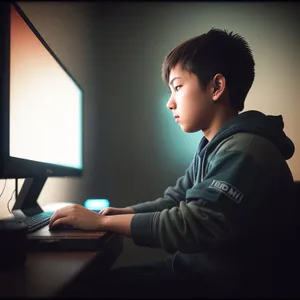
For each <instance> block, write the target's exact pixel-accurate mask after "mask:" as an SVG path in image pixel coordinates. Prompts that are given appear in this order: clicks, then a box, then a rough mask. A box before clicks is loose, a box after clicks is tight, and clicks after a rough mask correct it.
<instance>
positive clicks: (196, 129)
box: [181, 126, 200, 133]
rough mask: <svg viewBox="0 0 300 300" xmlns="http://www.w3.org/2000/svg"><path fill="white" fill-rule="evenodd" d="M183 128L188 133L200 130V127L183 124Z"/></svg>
mask: <svg viewBox="0 0 300 300" xmlns="http://www.w3.org/2000/svg"><path fill="white" fill-rule="evenodd" d="M181 130H182V131H184V132H186V133H194V132H197V131H199V130H200V129H198V128H192V127H188V126H181Z"/></svg>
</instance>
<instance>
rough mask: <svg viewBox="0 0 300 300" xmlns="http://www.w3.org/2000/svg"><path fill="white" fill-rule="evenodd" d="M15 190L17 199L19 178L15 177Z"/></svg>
mask: <svg viewBox="0 0 300 300" xmlns="http://www.w3.org/2000/svg"><path fill="white" fill-rule="evenodd" d="M15 191H16V199H17V197H18V178H15Z"/></svg>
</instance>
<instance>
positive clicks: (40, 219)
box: [23, 212, 53, 233]
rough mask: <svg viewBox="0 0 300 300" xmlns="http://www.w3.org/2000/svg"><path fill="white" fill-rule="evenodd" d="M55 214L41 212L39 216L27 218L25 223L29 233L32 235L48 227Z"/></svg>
mask: <svg viewBox="0 0 300 300" xmlns="http://www.w3.org/2000/svg"><path fill="white" fill-rule="evenodd" d="M52 215H53V212H41V213H39V214H37V215H34V216H30V217H26V219H24V220H23V222H24V223H25V224H26V225H27V226H28V229H27V232H28V233H32V232H34V231H37V230H38V229H40V228H42V227H44V226H46V225H48V224H49V223H50V218H51V216H52Z"/></svg>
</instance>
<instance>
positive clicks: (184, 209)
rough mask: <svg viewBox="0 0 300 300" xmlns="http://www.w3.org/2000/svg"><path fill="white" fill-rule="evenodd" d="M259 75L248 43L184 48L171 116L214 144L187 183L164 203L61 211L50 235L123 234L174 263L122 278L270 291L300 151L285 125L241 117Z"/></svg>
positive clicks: (170, 61)
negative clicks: (65, 227)
mask: <svg viewBox="0 0 300 300" xmlns="http://www.w3.org/2000/svg"><path fill="white" fill-rule="evenodd" d="M254 66H255V63H254V59H253V56H252V53H251V50H250V47H249V45H248V44H247V42H246V41H245V40H244V39H243V38H242V37H241V36H240V35H238V34H233V33H232V32H231V33H228V32H226V31H222V30H219V29H212V30H210V31H209V32H207V33H206V34H202V35H200V36H198V37H195V38H192V39H190V40H188V41H186V42H184V43H182V44H181V45H179V46H177V47H176V48H174V49H173V50H172V51H171V52H170V53H169V54H168V56H167V57H166V58H165V60H164V62H163V67H162V77H163V80H164V81H165V83H166V84H167V85H168V86H169V88H170V90H171V96H170V99H169V101H168V103H167V107H168V109H169V110H170V111H171V112H172V115H173V117H174V119H175V121H176V122H177V124H178V125H179V126H181V128H182V130H183V131H185V132H196V131H199V130H202V132H203V134H204V137H203V138H202V140H201V141H200V144H199V147H198V150H197V151H196V153H195V156H194V159H193V161H192V162H191V164H190V166H189V168H188V169H187V170H186V173H185V175H184V176H182V177H181V178H179V179H178V180H177V183H176V185H175V186H174V187H169V188H168V189H167V190H166V191H165V194H164V197H162V198H159V199H157V200H155V201H150V202H146V203H141V204H137V205H134V206H131V207H127V208H120V209H118V208H107V209H104V210H103V211H102V212H100V214H96V213H93V212H91V211H89V210H87V209H85V208H84V207H82V206H80V205H72V206H68V207H65V208H63V209H60V210H58V211H57V212H56V213H55V214H54V215H53V216H52V218H51V220H50V225H49V226H50V227H52V226H53V227H54V226H56V225H58V224H71V225H73V226H74V227H77V228H81V229H87V230H88V229H99V230H105V231H113V232H116V233H119V234H123V235H125V236H127V237H131V238H132V239H133V241H134V242H135V243H136V244H137V245H140V246H147V247H153V248H154V247H158V248H163V249H165V250H166V251H167V252H168V253H172V255H171V257H168V258H167V259H166V260H165V261H162V262H153V263H149V264H144V265H143V264H142V265H138V266H136V267H133V266H132V267H128V268H123V269H121V270H119V271H118V270H116V271H112V272H111V273H112V274H113V273H114V274H115V275H114V276H119V277H118V278H122V276H123V279H124V277H126V276H127V277H129V274H130V275H131V276H132V278H135V279H134V280H137V278H139V279H141V278H143V276H144V277H145V278H152V279H153V280H154V279H155V278H160V279H161V278H174V279H175V278H176V279H177V278H190V277H191V278H193V279H195V278H197V279H198V283H197V284H200V283H201V282H208V283H213V284H214V286H215V287H220V288H222V289H223V288H224V290H233V291H235V290H237V289H238V287H241V288H250V289H253V290H254V287H256V290H257V289H260V288H261V286H259V283H260V282H261V279H262V278H263V279H264V282H263V287H269V285H271V284H272V280H271V278H270V276H271V275H270V274H271V273H272V272H270V268H271V267H272V263H273V260H272V259H271V256H276V255H279V254H277V252H276V249H278V246H277V242H278V240H279V239H278V236H279V234H278V233H279V232H280V231H282V232H283V231H284V230H285V228H288V227H287V226H288V220H289V218H288V216H287V215H286V214H284V213H283V212H282V201H283V199H284V201H285V206H289V205H290V206H291V205H292V199H293V197H292V196H293V194H292V193H293V177H292V174H291V172H290V170H289V168H288V165H287V163H286V160H287V159H289V158H291V157H292V156H293V153H294V145H293V143H292V142H291V140H290V139H289V138H288V137H287V136H286V135H285V133H284V131H283V126H284V125H283V120H282V117H281V116H265V115H264V114H262V113H260V112H257V111H249V112H245V113H240V112H241V111H242V110H243V108H244V101H245V98H246V96H247V94H248V91H249V89H250V88H251V86H252V83H253V80H254V74H255V72H254ZM239 113H240V114H239ZM271 252H272V255H270V253H271ZM116 274H117V275H116ZM122 274H123V275H122ZM149 274H150V275H149ZM258 275H261V276H260V277H258ZM112 278H113V277H112ZM115 278H117V277H115ZM249 279H251V282H250V281H249ZM255 279H256V280H255ZM267 279H270V280H269V282H268V280H267ZM248 283H249V285H247V284H248ZM100 294H101V292H99V295H100ZM199 295H203V294H202V293H201V289H200V290H199Z"/></svg>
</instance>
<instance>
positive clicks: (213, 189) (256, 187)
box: [131, 111, 294, 285]
mask: <svg viewBox="0 0 300 300" xmlns="http://www.w3.org/2000/svg"><path fill="white" fill-rule="evenodd" d="M283 128H284V124H283V119H282V116H266V115H264V114H263V113H260V112H258V111H248V112H244V113H241V114H239V115H238V116H236V117H234V118H232V119H231V120H229V121H228V122H227V123H226V124H225V125H224V126H223V127H222V128H221V129H220V130H219V131H218V133H217V134H216V135H215V137H214V138H213V139H212V140H211V141H210V142H208V140H207V139H206V138H205V137H203V138H202V140H201V141H200V143H199V147H198V150H197V151H196V153H195V155H194V158H193V160H192V162H191V164H190V166H189V167H188V169H187V170H186V172H185V175H184V176H182V177H180V178H179V179H178V180H177V183H176V185H175V186H173V187H169V188H167V189H166V191H165V193H164V196H163V197H162V198H158V199H157V200H154V201H149V202H144V203H140V204H137V205H134V206H131V207H132V208H133V210H134V211H135V215H134V217H133V219H132V222H131V236H132V239H133V241H134V242H135V243H136V244H137V245H140V246H147V247H152V248H162V249H164V250H166V251H167V252H169V253H174V258H173V271H174V272H182V271H187V272H196V273H197V274H200V275H203V277H205V278H206V279H209V278H212V280H214V281H216V280H219V281H220V283H224V284H225V285H228V282H229V281H230V283H233V284H237V282H238V281H239V280H241V278H243V276H242V275H243V273H245V272H250V271H251V270H252V271H253V270H257V271H258V270H259V271H258V272H260V273H261V274H262V273H263V272H262V271H261V270H262V269H263V268H261V270H260V269H259V267H258V266H262V262H263V261H265V262H266V261H267V260H266V257H270V256H275V254H274V253H275V252H274V251H275V250H274V249H277V248H278V246H277V244H276V242H277V241H278V240H279V237H280V236H282V235H284V234H283V232H284V230H285V228H286V227H287V224H288V223H289V220H290V218H289V214H288V213H287V209H286V208H288V207H289V205H290V207H291V205H292V199H293V198H292V197H293V177H292V174H291V172H290V169H289V167H288V165H287V163H286V160H287V159H289V158H291V157H292V156H293V154H294V145H293V143H292V141H291V140H290V139H289V138H288V137H287V136H286V135H285V133H284V131H283ZM289 201H290V204H289ZM283 203H284V204H283ZM284 208H285V209H284ZM270 251H271V252H272V255H270V253H271V252H270ZM273 254H274V255H273ZM265 265H266V266H265V269H268V267H270V265H268V263H265Z"/></svg>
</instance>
